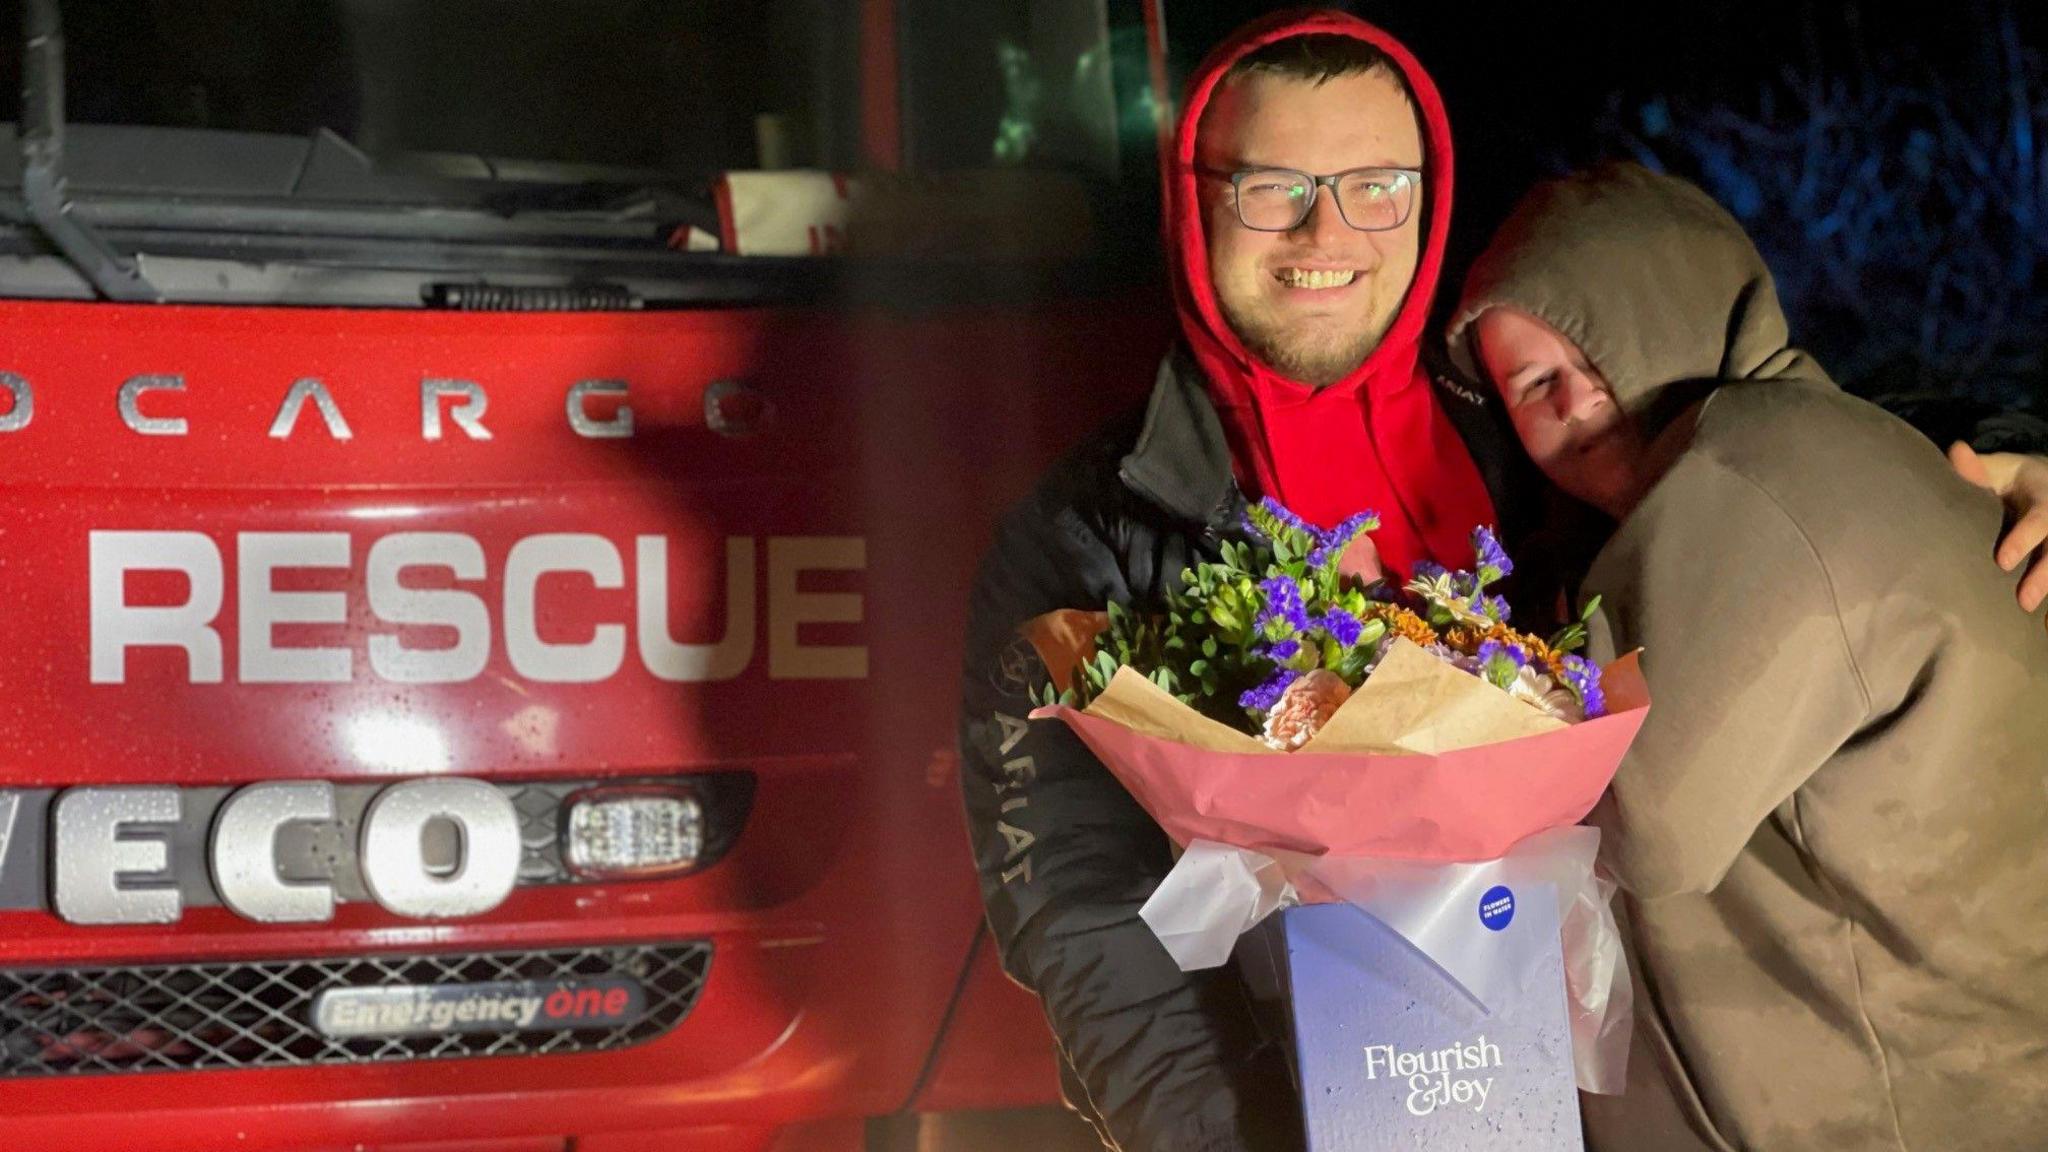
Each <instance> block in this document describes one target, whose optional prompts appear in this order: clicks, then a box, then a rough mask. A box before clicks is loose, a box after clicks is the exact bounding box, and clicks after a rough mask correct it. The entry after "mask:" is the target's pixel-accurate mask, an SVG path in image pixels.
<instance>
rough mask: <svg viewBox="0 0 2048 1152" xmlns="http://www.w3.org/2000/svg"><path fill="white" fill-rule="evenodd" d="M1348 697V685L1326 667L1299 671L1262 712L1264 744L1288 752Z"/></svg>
mask: <svg viewBox="0 0 2048 1152" xmlns="http://www.w3.org/2000/svg"><path fill="white" fill-rule="evenodd" d="M1350 698H1351V685H1349V684H1346V683H1344V680H1343V678H1342V677H1340V676H1338V675H1337V674H1336V673H1335V672H1332V671H1330V670H1329V669H1328V668H1316V669H1313V670H1311V671H1308V672H1304V673H1302V674H1301V676H1300V677H1299V678H1297V679H1296V680H1295V681H1294V683H1292V684H1289V685H1288V686H1287V691H1285V692H1283V693H1281V695H1280V702H1279V703H1278V704H1275V705H1274V706H1273V711H1272V712H1271V713H1269V714H1267V716H1266V737H1265V739H1266V744H1267V745H1268V746H1270V747H1273V748H1280V749H1283V750H1286V751H1289V752H1292V751H1293V750H1294V749H1296V748H1299V747H1301V746H1302V745H1303V744H1306V743H1308V742H1309V741H1310V740H1311V739H1313V738H1314V737H1315V734H1316V733H1317V732H1320V731H1322V728H1323V725H1325V724H1327V723H1329V722H1330V717H1332V716H1335V715H1336V714H1337V709H1338V707H1339V706H1340V705H1342V704H1343V703H1344V701H1346V700H1348V699H1350Z"/></svg>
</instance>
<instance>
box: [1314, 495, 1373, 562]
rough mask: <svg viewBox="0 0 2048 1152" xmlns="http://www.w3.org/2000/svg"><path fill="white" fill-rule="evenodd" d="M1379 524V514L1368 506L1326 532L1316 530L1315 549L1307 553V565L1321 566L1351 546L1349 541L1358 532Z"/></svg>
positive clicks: (1371, 528) (1368, 529)
mask: <svg viewBox="0 0 2048 1152" xmlns="http://www.w3.org/2000/svg"><path fill="white" fill-rule="evenodd" d="M1379 526H1380V514H1379V513H1377V512H1374V511H1372V510H1371V509H1369V508H1368V509H1367V510H1365V511H1363V512H1360V513H1358V514H1357V515H1355V516H1347V517H1345V519H1344V521H1343V523H1341V524H1338V525H1337V526H1336V527H1335V528H1332V529H1330V530H1329V531H1328V532H1320V531H1319V532H1316V533H1315V537H1316V540H1317V541H1318V543H1317V545H1316V550H1315V551H1314V552H1312V553H1310V554H1309V558H1308V562H1309V565H1310V566H1311V567H1314V568H1321V567H1322V566H1324V565H1325V564H1328V563H1331V562H1332V561H1334V560H1336V559H1337V557H1339V556H1342V555H1343V554H1344V550H1345V549H1346V548H1349V547H1351V542H1352V541H1353V540H1356V539H1358V536H1359V534H1360V533H1362V532H1370V531H1372V530H1373V529H1375V528H1377V527H1379Z"/></svg>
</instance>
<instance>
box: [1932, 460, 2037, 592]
mask: <svg viewBox="0 0 2048 1152" xmlns="http://www.w3.org/2000/svg"><path fill="white" fill-rule="evenodd" d="M1948 459H1949V463H1950V464H1953V465H1954V466H1955V470H1956V474H1957V475H1959V476H1961V477H1962V478H1963V479H1965V480H1968V481H1969V482H1970V483H1972V484H1975V485H1976V486H1978V487H1979V488H1983V489H1985V490H1987V491H1989V492H1992V493H1993V494H1995V495H1996V496H1997V497H1998V498H1999V499H2000V500H2003V501H2004V502H2005V507H2006V510H2007V511H2009V512H2011V513H2012V518H2013V524H2012V528H2011V529H2010V530H2008V531H2007V532H2006V534H2005V539H2003V540H2000V541H1999V542H1998V551H1997V553H1996V556H1997V559H1998V566H1999V567H2000V568H2003V569H2005V570H2006V571H2008V572H2010V571H2012V570H2013V569H2015V568H2017V567H2019V566H2020V564H2021V563H2023V562H2025V561H2026V560H2027V558H2028V557H2029V556H2031V557H2033V562H2032V563H2031V564H2030V565H2029V566H2028V568H2027V574H2026V576H2025V577H2024V578H2023V579H2021V580H2020V607H2022V608H2024V609H2026V610H2027V611H2029V612H2032V611H2033V610H2034V609H2036V608H2038V607H2040V606H2041V601H2042V600H2043V599H2048V549H2044V548H2042V546H2041V545H2042V543H2043V542H2044V541H2048V459H2043V458H2042V457H2039V456H2021V455H2019V454H2017V453H2012V452H1993V453H1990V454H1988V455H1983V456H1979V455H1978V454H1977V452H1976V450H1975V449H1973V448H1971V447H1970V446H1969V445H1968V444H1964V443H1961V442H1957V443H1956V444H1955V445H1953V446H1952V447H1950V448H1949V450H1948Z"/></svg>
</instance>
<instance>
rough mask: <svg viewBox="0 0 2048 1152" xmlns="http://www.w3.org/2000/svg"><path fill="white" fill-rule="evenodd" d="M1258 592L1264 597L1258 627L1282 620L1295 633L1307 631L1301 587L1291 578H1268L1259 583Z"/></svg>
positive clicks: (1307, 622)
mask: <svg viewBox="0 0 2048 1152" xmlns="http://www.w3.org/2000/svg"><path fill="white" fill-rule="evenodd" d="M1259 591H1260V592H1261V593H1262V594H1264V595H1265V597H1266V610H1265V611H1263V612H1261V613H1259V618H1258V627H1260V628H1264V627H1266V625H1268V624H1270V623H1272V622H1273V621H1275V620H1284V621H1286V623H1287V625H1288V626H1289V627H1290V628H1292V629H1294V631H1296V632H1306V631H1308V627H1309V620H1308V609H1306V608H1304V607H1302V603H1301V587H1300V586H1299V585H1297V584H1296V583H1295V582H1294V580H1293V578H1292V577H1289V576H1268V577H1267V578H1265V579H1264V580H1261V581H1259Z"/></svg>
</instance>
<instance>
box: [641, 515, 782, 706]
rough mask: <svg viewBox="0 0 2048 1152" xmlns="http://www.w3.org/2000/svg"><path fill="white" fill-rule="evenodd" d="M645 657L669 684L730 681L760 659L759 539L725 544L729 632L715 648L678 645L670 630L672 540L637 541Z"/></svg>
mask: <svg viewBox="0 0 2048 1152" xmlns="http://www.w3.org/2000/svg"><path fill="white" fill-rule="evenodd" d="M634 559H635V566H636V567H637V569H638V571H637V572H636V574H635V576H636V579H637V582H638V585H639V586H638V588H637V589H636V590H637V592H638V593H639V600H640V602H639V621H640V636H639V640H640V659H641V660H642V661H643V662H644V663H645V664H646V665H647V670H648V671H649V672H651V673H653V674H654V675H655V676H657V677H659V678H660V679H663V680H730V679H732V678H733V677H735V676H738V675H739V674H740V673H741V672H744V671H746V668H747V663H748V661H750V660H751V659H753V655H754V541H753V538H752V537H748V536H731V537H728V538H727V539H726V541H725V632H724V635H723V636H722V637H721V638H720V639H719V641H718V642H717V643H715V644H678V643H676V641H675V638H674V637H673V636H671V635H670V633H669V629H668V603H669V595H668V594H669V583H668V541H667V540H665V539H663V538H662V537H660V536H642V537H640V538H639V539H638V540H637V541H635V554H634Z"/></svg>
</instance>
